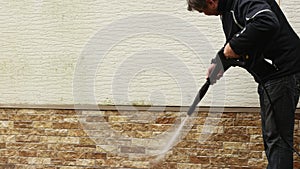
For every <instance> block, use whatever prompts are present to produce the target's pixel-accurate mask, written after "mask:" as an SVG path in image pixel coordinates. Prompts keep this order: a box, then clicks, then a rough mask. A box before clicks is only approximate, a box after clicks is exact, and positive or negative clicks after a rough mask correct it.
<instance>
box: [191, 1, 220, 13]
mask: <svg viewBox="0 0 300 169" xmlns="http://www.w3.org/2000/svg"><path fill="white" fill-rule="evenodd" d="M187 3H188V10H189V11H194V10H195V11H198V12H200V13H204V14H205V15H220V12H219V11H218V3H219V0H187Z"/></svg>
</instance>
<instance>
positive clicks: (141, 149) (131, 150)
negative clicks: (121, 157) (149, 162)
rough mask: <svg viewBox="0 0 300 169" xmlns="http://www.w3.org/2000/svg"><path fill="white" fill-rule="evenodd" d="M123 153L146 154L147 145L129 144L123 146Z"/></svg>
mask: <svg viewBox="0 0 300 169" xmlns="http://www.w3.org/2000/svg"><path fill="white" fill-rule="evenodd" d="M121 152H122V153H136V154H145V153H146V150H145V147H129V146H121Z"/></svg>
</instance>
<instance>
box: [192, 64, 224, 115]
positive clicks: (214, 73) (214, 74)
mask: <svg viewBox="0 0 300 169" xmlns="http://www.w3.org/2000/svg"><path fill="white" fill-rule="evenodd" d="M221 69H222V64H216V66H215V68H214V69H213V71H212V73H211V74H210V76H209V77H208V78H207V79H206V82H205V83H204V84H203V86H202V87H201V88H200V90H199V92H198V94H197V96H196V97H195V99H194V102H193V104H192V105H191V106H190V108H189V110H188V112H187V114H188V115H189V116H191V115H192V114H193V113H194V111H195V109H196V107H197V105H198V103H199V102H200V101H201V100H202V98H203V97H204V95H205V94H206V92H207V90H208V88H209V86H210V84H211V82H212V80H215V79H216V77H217V75H218V73H219V72H220V71H221Z"/></svg>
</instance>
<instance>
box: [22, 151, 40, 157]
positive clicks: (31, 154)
mask: <svg viewBox="0 0 300 169" xmlns="http://www.w3.org/2000/svg"><path fill="white" fill-rule="evenodd" d="M19 156H21V157H36V156H37V152H36V151H19Z"/></svg>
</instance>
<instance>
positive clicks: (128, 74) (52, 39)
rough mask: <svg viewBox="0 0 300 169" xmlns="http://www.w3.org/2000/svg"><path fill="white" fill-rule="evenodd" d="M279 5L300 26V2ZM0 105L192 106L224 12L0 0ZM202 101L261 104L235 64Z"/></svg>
mask: <svg viewBox="0 0 300 169" xmlns="http://www.w3.org/2000/svg"><path fill="white" fill-rule="evenodd" d="M281 5H282V8H283V10H284V12H285V13H286V15H287V17H288V19H289V20H290V21H291V24H292V26H293V27H294V28H295V30H296V31H297V32H298V33H300V22H299V15H300V14H299V8H300V3H299V2H298V1H297V0H289V1H286V0H284V1H282V0H281ZM0 6H1V8H0V22H1V24H0V104H8V105H14V104H29V105H40V104H50V105H51V104H54V105H68V104H73V103H86V104H98V103H99V104H125V105H128V104H137V105H145V104H146V105H148V104H151V105H153V104H154V105H169V106H178V105H189V104H190V102H191V101H192V100H193V98H194V96H195V94H196V92H197V90H198V88H199V87H200V86H201V85H202V83H203V82H204V79H205V73H206V67H207V66H208V64H209V62H210V58H212V57H213V56H214V55H215V53H216V52H217V50H218V49H219V48H220V47H221V46H222V45H223V43H224V36H223V33H222V29H221V25H220V20H219V17H206V16H203V15H201V14H198V13H197V12H188V11H187V10H186V1H185V0H165V1H154V0H144V1H137V0H133V1H127V0H111V1H104V0H85V1H83V0H65V1H58V0H24V1H17V0H4V1H1V2H0ZM211 89H212V90H211V91H210V92H209V93H208V95H207V97H206V99H205V100H204V101H203V102H202V103H201V105H206V106H208V105H211V103H212V102H213V104H214V105H226V106H242V107H245V106H246V107H247V106H258V101H257V94H256V84H255V83H254V81H253V80H252V78H251V76H249V75H248V74H247V73H246V72H245V71H244V70H242V69H239V68H234V69H230V70H229V71H228V72H227V73H226V75H225V77H224V78H223V80H222V81H220V82H219V83H218V84H217V85H216V86H214V87H213V88H211Z"/></svg>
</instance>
